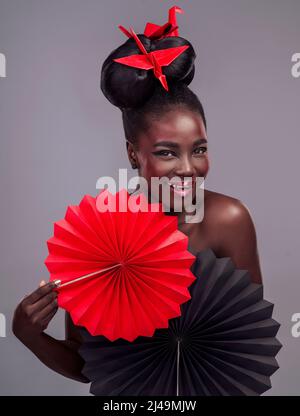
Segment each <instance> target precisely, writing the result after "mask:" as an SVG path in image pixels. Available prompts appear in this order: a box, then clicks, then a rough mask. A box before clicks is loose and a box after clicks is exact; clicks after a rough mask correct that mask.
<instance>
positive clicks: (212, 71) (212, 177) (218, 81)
mask: <svg viewBox="0 0 300 416" xmlns="http://www.w3.org/2000/svg"><path fill="white" fill-rule="evenodd" d="M174 4H177V5H179V6H182V7H183V8H184V10H185V14H184V15H178V22H179V27H180V34H181V35H182V36H183V37H186V38H187V39H189V40H190V41H191V42H192V44H193V46H194V47H195V50H196V53H197V61H196V65H197V66H196V75H195V79H194V81H193V82H192V84H191V88H192V89H193V90H194V91H195V92H196V93H197V94H198V96H199V98H200V99H201V100H202V103H203V105H204V108H205V111H206V115H207V119H208V140H209V152H210V161H211V167H210V172H209V174H208V177H207V180H206V187H207V188H208V189H211V190H214V191H216V192H221V193H225V194H227V195H230V196H234V197H236V198H238V199H240V200H241V201H243V202H244V203H245V204H246V205H247V206H248V208H249V209H250V211H251V213H252V216H253V219H254V222H255V225H256V230H257V236H258V245H259V253H260V258H261V266H262V272H263V279H264V284H265V289H264V290H265V297H266V298H267V299H268V300H270V301H271V302H274V303H275V309H274V317H275V319H277V320H278V321H279V322H281V324H282V327H281V329H280V331H279V333H278V338H279V339H280V341H281V342H282V343H283V348H282V350H281V351H280V353H279V354H278V361H279V364H280V367H281V368H280V370H279V371H277V373H275V375H274V376H273V377H272V384H273V388H272V389H271V390H270V391H269V392H268V393H267V394H268V395H278V394H283V395H298V394H299V391H300V387H299V386H300V372H299V370H300V353H299V350H300V338H293V337H292V335H291V326H292V323H291V316H292V314H293V313H295V312H300V304H299V293H300V281H299V231H300V230H299V228H300V224H299V208H300V197H299V182H298V181H299V151H300V144H299V102H300V78H298V79H295V78H292V76H291V66H292V63H291V56H292V54H293V53H295V52H300V51H299V50H300V44H299V39H300V24H299V22H300V2H299V0H286V1H280V0H252V1H249V0H202V1H199V0H194V1H177V2H175V3H174V2H170V1H163V2H162V1H157V0H156V1H155V0H151V1H141V0H127V1H121V0H119V1H117V0H110V1H97V0H88V1H79V0H52V1H50V0H48V1H46V0H43V1H38V0H26V1H25V0H19V1H16V0H0V52H2V53H4V54H5V55H6V59H7V78H0V136H1V153H0V155H1V165H0V166H1V219H0V221H1V250H0V267H1V273H0V278H1V282H0V312H1V313H3V314H5V316H6V319H7V337H6V338H0V394H1V395H35V394H36V395H42V394H46V395H48V394H49V395H67V394H68V395H85V394H88V389H89V385H85V384H81V383H77V382H76V381H72V380H69V379H67V378H64V377H62V376H60V375H58V374H56V373H54V372H53V371H52V370H50V369H48V368H47V367H45V366H44V365H43V364H42V363H40V362H39V360H38V359H37V358H36V357H35V356H34V355H33V354H32V353H31V352H30V351H29V350H27V349H26V348H25V347H24V346H23V345H22V344H21V343H20V342H19V341H18V340H17V339H16V338H15V337H14V336H13V334H12V333H11V329H10V326H11V320H12V315H13V311H14V308H15V307H16V305H17V303H18V302H19V301H20V299H21V298H22V297H23V296H24V295H25V294H26V293H29V292H31V291H32V290H33V289H35V288H36V287H37V285H38V283H39V282H40V280H41V279H43V278H44V279H46V280H48V273H47V271H46V267H45V266H44V264H43V262H44V259H45V257H46V255H47V248H46V243H45V241H46V240H47V239H48V238H49V237H50V236H51V235H52V224H53V222H54V221H56V220H58V219H60V218H62V217H63V216H64V213H65V208H66V206H67V205H69V204H77V203H78V202H79V201H80V199H81V197H82V196H83V195H84V194H86V193H90V194H92V195H95V194H96V188H95V184H96V180H97V178H98V177H99V176H102V175H112V176H115V177H116V175H117V172H118V168H126V167H127V168H130V165H129V163H128V161H127V156H126V152H125V140H124V136H123V131H122V124H121V113H120V111H119V110H118V109H117V108H115V107H113V106H112V105H111V104H110V103H109V102H108V101H107V100H106V99H105V97H104V96H103V95H102V93H101V92H100V90H99V74H100V68H101V64H102V62H103V60H104V59H105V58H106V56H107V55H108V54H109V53H110V52H111V51H112V50H113V49H114V48H116V47H117V46H119V45H120V44H121V43H122V42H124V40H125V37H124V35H123V34H122V33H121V32H120V31H119V30H118V29H117V25H118V24H122V25H124V26H125V27H129V26H130V25H132V26H133V27H134V29H135V30H136V31H137V32H140V33H141V32H142V31H143V30H144V25H145V23H146V21H153V22H156V23H159V22H161V23H164V22H165V21H166V17H167V10H168V8H169V7H171V6H172V5H174ZM63 317H64V315H63V311H59V312H58V313H57V315H56V316H55V318H54V319H53V321H52V322H51V324H50V326H49V328H48V330H47V332H48V333H49V334H51V335H52V336H54V337H56V338H63V337H64V321H63Z"/></svg>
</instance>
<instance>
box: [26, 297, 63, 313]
mask: <svg viewBox="0 0 300 416" xmlns="http://www.w3.org/2000/svg"><path fill="white" fill-rule="evenodd" d="M55 299H57V293H56V292H50V293H47V294H46V295H45V296H43V297H42V298H40V299H39V300H38V301H36V302H35V303H33V304H31V305H28V308H29V310H30V313H31V314H35V313H37V312H39V311H42V310H43V309H44V308H45V307H46V306H48V305H49V304H50V303H52V302H53V301H54V300H55Z"/></svg>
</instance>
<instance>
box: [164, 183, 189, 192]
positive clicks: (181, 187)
mask: <svg viewBox="0 0 300 416" xmlns="http://www.w3.org/2000/svg"><path fill="white" fill-rule="evenodd" d="M169 185H170V186H173V188H174V189H176V190H178V191H183V190H185V189H191V188H192V184H191V183H189V184H185V185H183V186H182V185H176V184H174V183H172V182H169Z"/></svg>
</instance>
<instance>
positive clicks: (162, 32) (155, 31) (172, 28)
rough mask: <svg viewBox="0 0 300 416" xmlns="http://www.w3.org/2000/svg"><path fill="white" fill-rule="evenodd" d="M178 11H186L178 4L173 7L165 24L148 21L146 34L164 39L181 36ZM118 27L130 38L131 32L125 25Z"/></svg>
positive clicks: (149, 36)
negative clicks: (177, 18)
mask: <svg viewBox="0 0 300 416" xmlns="http://www.w3.org/2000/svg"><path fill="white" fill-rule="evenodd" d="M176 12H177V13H184V11H183V10H182V9H181V8H180V7H178V6H173V7H171V8H170V9H169V20H168V22H167V23H165V24H164V25H156V24H155V23H150V22H148V23H147V24H146V26H145V30H144V35H145V36H147V37H148V38H150V39H163V38H165V37H168V36H179V32H178V26H177V22H176ZM118 28H119V29H120V30H121V31H122V32H123V33H124V34H125V35H126V36H128V37H129V38H131V37H132V35H131V33H130V32H129V31H128V30H127V29H125V27H124V26H121V25H119V26H118Z"/></svg>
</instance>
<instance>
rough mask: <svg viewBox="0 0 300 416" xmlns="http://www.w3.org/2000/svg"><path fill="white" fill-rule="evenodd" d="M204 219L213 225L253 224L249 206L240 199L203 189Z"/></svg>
mask: <svg viewBox="0 0 300 416" xmlns="http://www.w3.org/2000/svg"><path fill="white" fill-rule="evenodd" d="M204 204H205V205H204V210H205V219H206V220H208V221H209V222H210V223H211V225H214V226H215V227H218V228H219V227H225V228H228V227H231V226H236V225H238V226H241V225H243V226H244V227H249V229H250V228H251V227H252V226H253V219H252V215H251V213H250V210H249V208H248V207H247V205H246V204H245V203H243V202H242V201H241V200H240V199H237V198H234V197H232V196H229V195H225V194H221V193H218V192H214V191H209V190H205V202H204Z"/></svg>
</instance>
